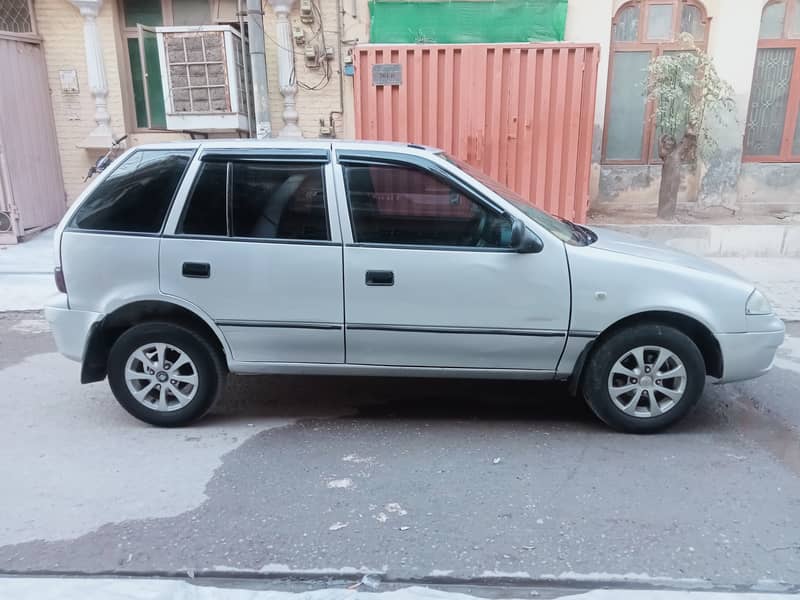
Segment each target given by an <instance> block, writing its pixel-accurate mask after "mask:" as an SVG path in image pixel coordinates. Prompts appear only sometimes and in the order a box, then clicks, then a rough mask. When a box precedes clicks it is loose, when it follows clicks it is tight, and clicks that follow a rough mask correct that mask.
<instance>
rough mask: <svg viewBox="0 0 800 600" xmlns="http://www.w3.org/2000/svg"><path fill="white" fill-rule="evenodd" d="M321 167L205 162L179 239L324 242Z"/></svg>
mask: <svg viewBox="0 0 800 600" xmlns="http://www.w3.org/2000/svg"><path fill="white" fill-rule="evenodd" d="M323 169H324V165H322V164H319V163H311V164H302V163H298V164H293V163H281V162H260V161H259V162H235V161H232V162H228V163H226V162H206V163H204V164H203V167H202V168H201V171H200V174H199V175H198V177H197V180H196V183H195V186H194V189H193V190H192V193H191V194H190V197H189V200H188V202H187V207H186V211H185V213H184V217H183V221H182V223H181V224H180V225H179V226H178V233H182V234H186V235H209V236H231V237H237V238H253V239H265V240H323V241H324V240H329V239H330V234H329V231H328V216H327V208H326V204H325V186H324V183H323V182H324V178H323Z"/></svg>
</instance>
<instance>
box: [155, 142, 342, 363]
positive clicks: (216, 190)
mask: <svg viewBox="0 0 800 600" xmlns="http://www.w3.org/2000/svg"><path fill="white" fill-rule="evenodd" d="M196 171H197V175H196V177H195V179H194V185H193V186H192V188H191V190H190V191H189V194H188V197H187V200H186V203H185V205H184V206H183V209H182V211H181V214H180V217H179V218H178V219H177V223H176V225H175V227H174V232H173V233H172V234H171V235H167V236H165V237H164V239H163V240H162V243H161V252H160V271H161V272H160V281H161V290H162V292H163V293H165V294H170V295H173V296H177V297H179V298H182V299H184V300H186V301H188V302H191V303H193V304H194V305H196V306H197V307H198V308H199V309H200V310H202V311H203V312H205V313H206V314H207V315H209V316H210V318H211V319H213V320H214V321H215V322H216V324H217V325H218V326H219V327H220V328H221V330H222V331H223V333H224V335H225V337H226V339H227V341H228V343H229V344H230V347H231V351H232V354H233V358H234V360H236V361H241V362H279V363H342V362H344V334H343V320H344V307H343V283H342V248H341V237H340V232H339V227H338V220H336V219H333V220H332V219H331V218H330V208H329V206H330V205H329V195H328V191H329V190H330V189H331V188H332V172H331V166H330V163H329V153H328V152H327V151H325V150H317V151H310V152H302V153H291V152H276V151H271V152H267V151H258V152H252V151H248V152H241V151H215V152H205V153H203V154H202V155H201V157H200V164H199V166H198V167H196ZM334 210H335V208H334Z"/></svg>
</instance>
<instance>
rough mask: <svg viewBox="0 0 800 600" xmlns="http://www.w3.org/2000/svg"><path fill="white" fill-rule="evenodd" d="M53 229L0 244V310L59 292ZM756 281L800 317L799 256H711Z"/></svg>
mask: <svg viewBox="0 0 800 600" xmlns="http://www.w3.org/2000/svg"><path fill="white" fill-rule="evenodd" d="M53 253H54V249H53V230H52V229H51V230H49V231H46V232H44V233H41V234H39V235H38V236H36V237H35V238H33V239H31V240H29V241H27V242H24V243H22V244H19V245H16V246H0V292H1V293H0V312H2V311H11V310H38V309H41V308H42V306H43V305H44V303H45V301H46V300H47V298H48V297H50V296H52V295H53V294H55V293H56V289H55V284H54V283H53V263H54V260H53ZM710 260H713V261H715V262H717V263H719V264H721V265H723V266H725V267H727V268H728V269H730V270H732V271H734V272H736V273H739V274H740V275H741V276H742V277H744V278H745V279H748V280H749V281H752V282H753V283H754V284H756V285H757V286H758V287H759V288H760V289H761V290H762V291H763V292H764V293H765V294H766V295H767V297H768V298H769V299H770V301H771V302H772V303H773V305H774V306H775V311H776V312H777V314H778V315H779V316H780V317H781V318H783V319H785V320H787V321H800V257H798V258H789V257H781V258H711V259H710Z"/></svg>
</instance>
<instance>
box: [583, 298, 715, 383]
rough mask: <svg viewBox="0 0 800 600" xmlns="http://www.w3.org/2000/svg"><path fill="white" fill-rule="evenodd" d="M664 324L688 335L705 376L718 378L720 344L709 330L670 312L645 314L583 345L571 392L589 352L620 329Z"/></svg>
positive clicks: (647, 312)
mask: <svg viewBox="0 0 800 600" xmlns="http://www.w3.org/2000/svg"><path fill="white" fill-rule="evenodd" d="M643 324H647V325H665V326H667V327H674V328H675V329H677V330H678V331H680V332H682V333H684V334H686V335H687V336H689V337H690V338H691V339H692V341H693V342H694V343H695V344H696V345H697V347H698V349H699V350H700V354H702V355H703V361H704V362H705V365H706V375H710V376H711V377H716V378H717V379H720V378H721V377H722V374H723V372H724V362H723V357H722V348H720V345H719V341H717V338H716V337H715V336H714V334H713V333H712V332H711V330H710V329H709V328H708V327H707V326H706V325H704V324H703V323H701V322H700V321H698V320H697V319H695V318H693V317H690V316H688V315H684V314H682V313H677V312H669V311H646V312H641V313H637V314H634V315H629V316H627V317H624V318H622V319H620V320H618V321H616V322H615V323H613V324H612V325H610V326H609V327H607V328H606V329H605V330H603V332H602V333H601V334H600V335H599V336H598V337H597V338H595V339H594V340H593V341H592V342H590V343H589V344H587V345H586V347H585V348H584V349H583V352H581V354H580V356H579V357H578V360H577V362H576V363H575V369H573V373H572V376H571V377H570V380H569V381H570V391H571V392H572V393H573V394H575V393H577V390H578V388H579V387H580V385H581V384H582V382H583V375H584V372H585V367H586V364H587V363H588V362H589V360H591V357H592V353H593V352H594V350H595V349H596V348H598V347H599V346H600V344H601V343H602V342H603V341H604V340H605V339H608V338H609V337H611V336H612V335H614V334H615V333H617V332H618V331H620V330H622V329H627V328H630V327H635V326H636V325H643Z"/></svg>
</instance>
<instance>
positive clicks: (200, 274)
mask: <svg viewBox="0 0 800 600" xmlns="http://www.w3.org/2000/svg"><path fill="white" fill-rule="evenodd" d="M182 273H183V276H184V277H191V278H193V279H208V278H209V277H211V265H210V264H208V263H198V262H185V263H183V269H182Z"/></svg>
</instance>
